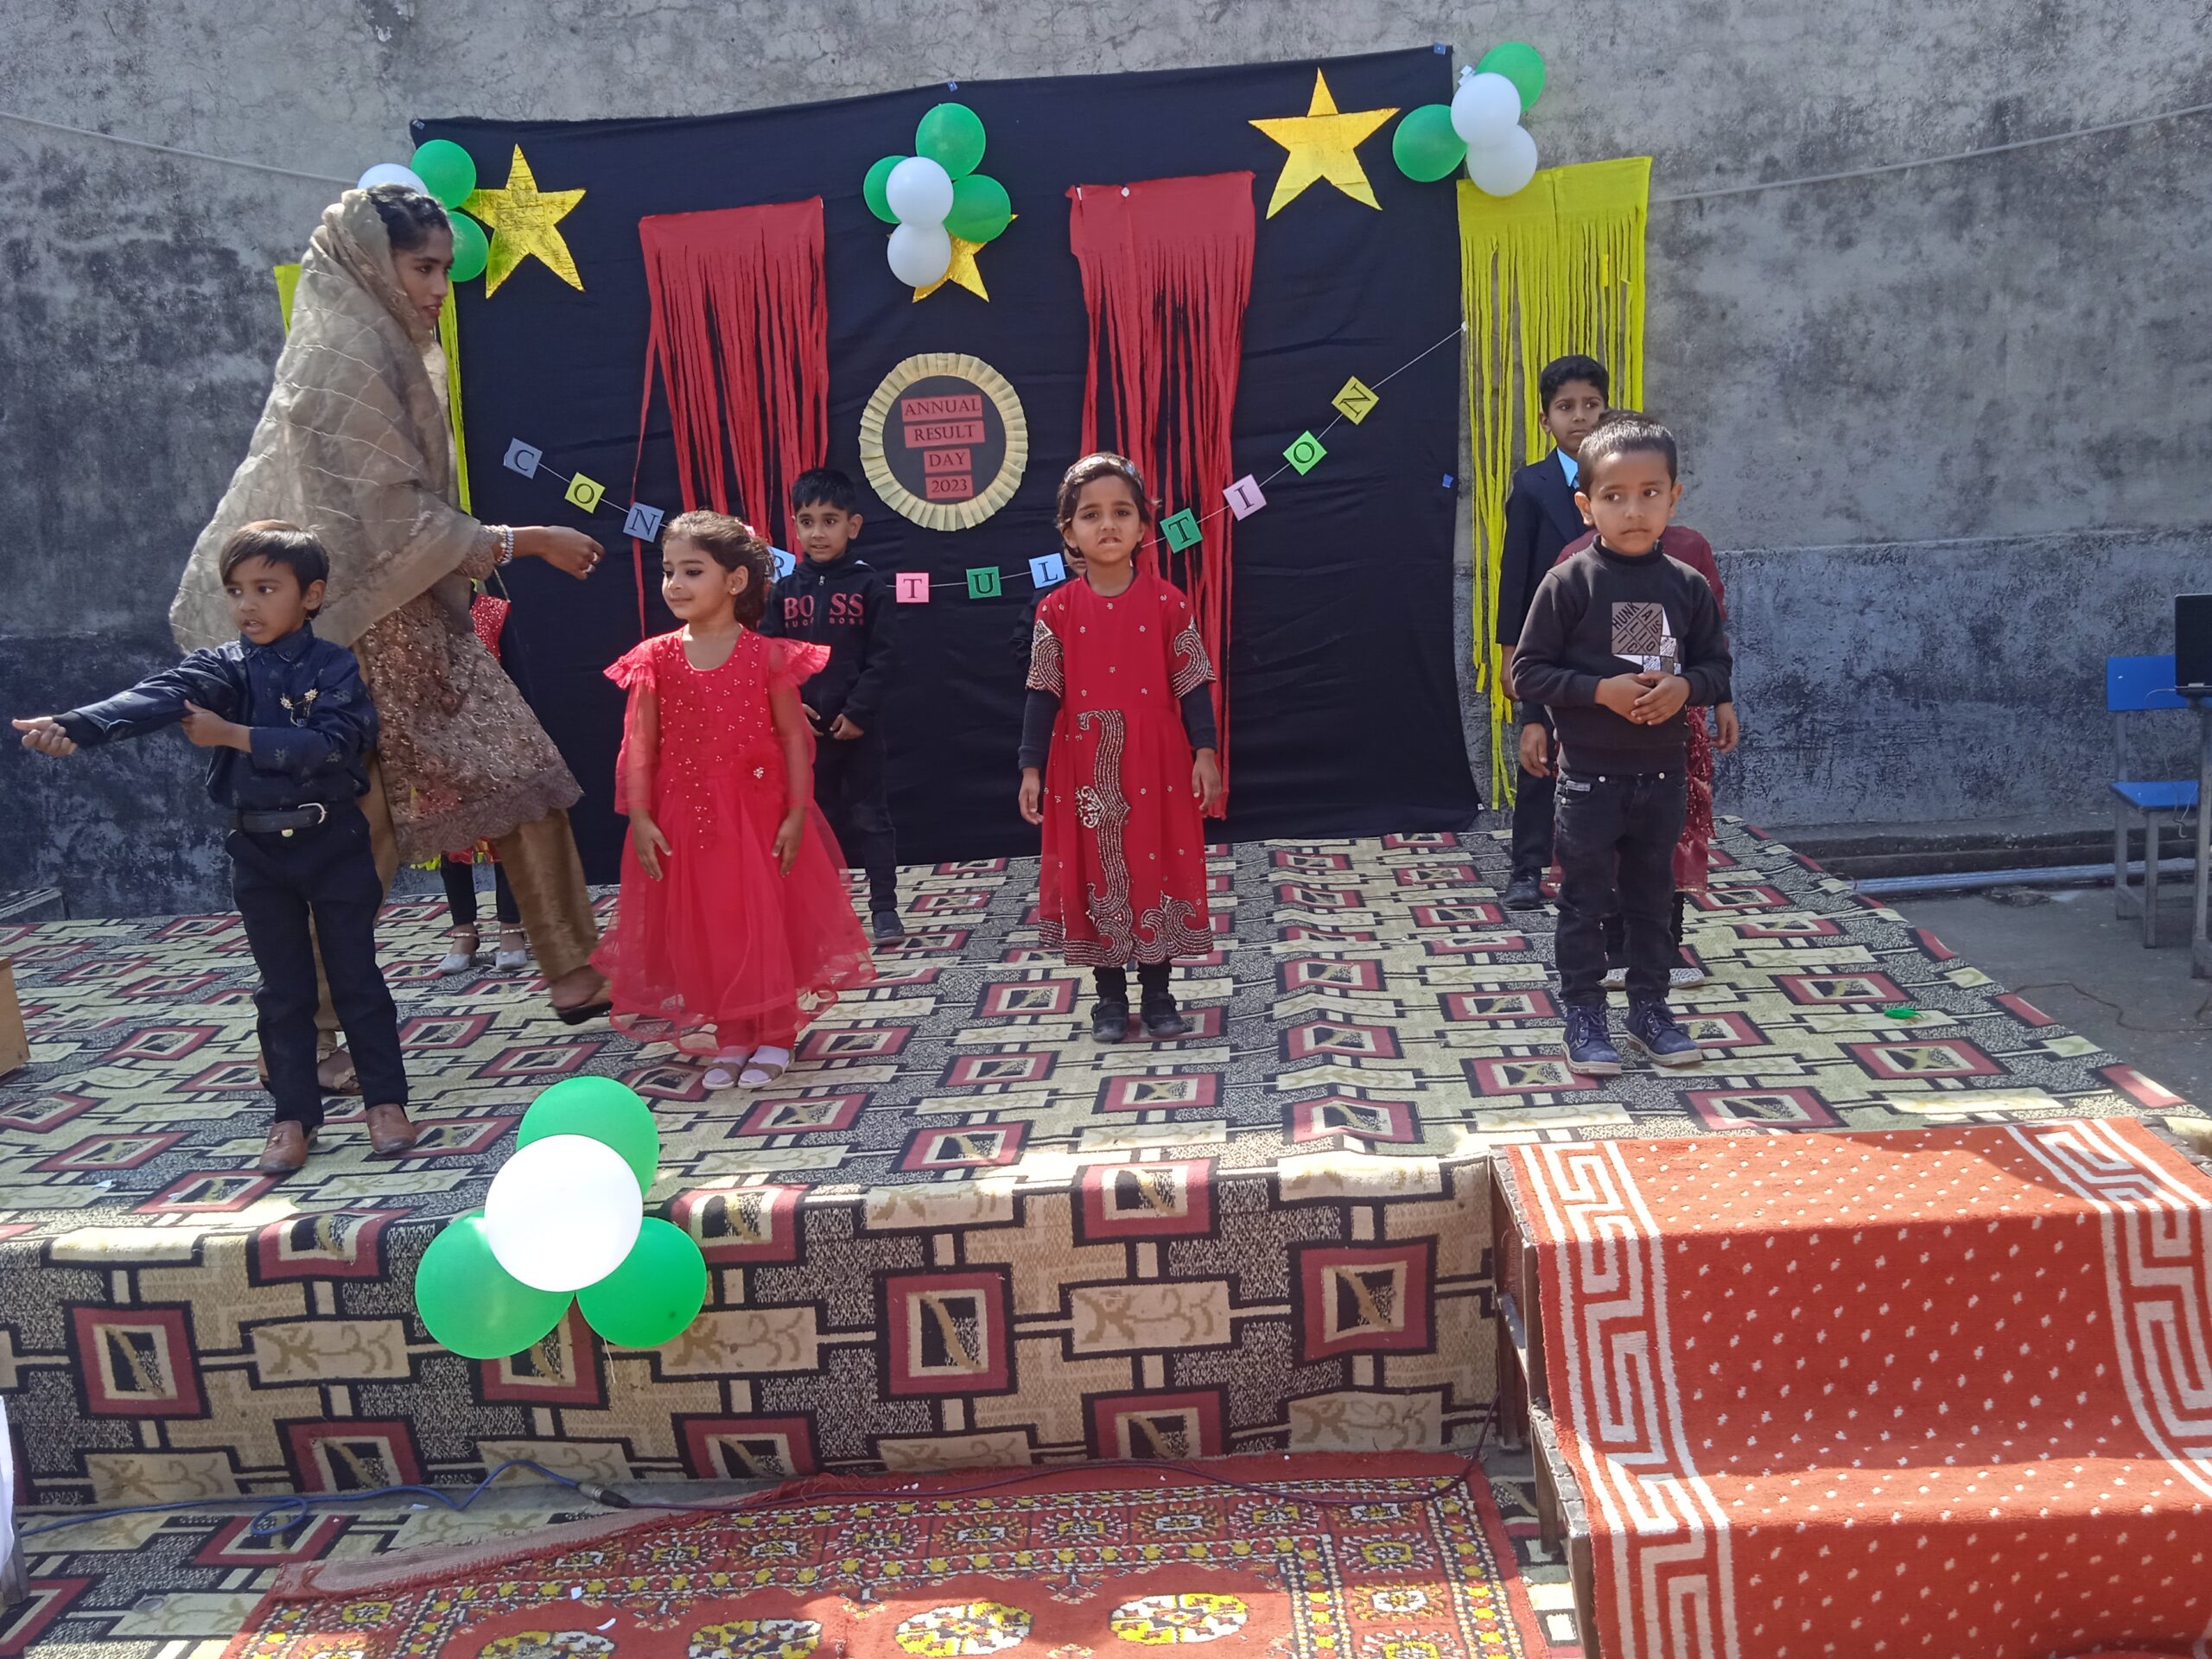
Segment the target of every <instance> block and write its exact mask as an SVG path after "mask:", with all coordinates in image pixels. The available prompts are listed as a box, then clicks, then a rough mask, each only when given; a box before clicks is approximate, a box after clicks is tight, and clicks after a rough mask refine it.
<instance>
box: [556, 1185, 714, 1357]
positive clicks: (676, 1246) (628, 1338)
mask: <svg viewBox="0 0 2212 1659" xmlns="http://www.w3.org/2000/svg"><path fill="white" fill-rule="evenodd" d="M706 1305H707V1258H706V1257H705V1256H703V1255H701V1254H700V1253H699V1246H698V1244H697V1243H696V1242H695V1241H694V1240H693V1239H692V1236H691V1235H690V1234H689V1233H687V1232H685V1231H684V1230H683V1229H682V1228H681V1227H677V1226H674V1225H672V1224H670V1223H668V1222H665V1221H663V1220H661V1219H660V1217H658V1216H647V1217H645V1225H644V1226H643V1227H641V1228H639V1230H638V1242H637V1243H635V1244H633V1245H632V1246H631V1247H630V1254H629V1255H626V1256H624V1257H623V1258H622V1265H621V1266H620V1267H619V1268H615V1269H614V1271H613V1272H612V1273H610V1274H607V1277H606V1278H604V1279H602V1280H601V1281H599V1282H598V1283H597V1284H595V1285H589V1286H587V1287H585V1288H583V1289H582V1290H580V1291H578V1292H577V1293H576V1306H579V1307H581V1308H582V1309H583V1311H584V1318H585V1319H586V1320H587V1321H588V1323H589V1324H590V1325H591V1328H592V1329H593V1330H594V1331H596V1332H599V1334H600V1335H601V1336H602V1337H604V1338H607V1341H609V1342H611V1343H613V1344H614V1345H615V1346H616V1347H618V1348H658V1347H659V1346H660V1345H661V1344H663V1343H664V1342H672V1341H674V1340H675V1339H676V1338H677V1337H680V1336H682V1335H683V1332H685V1331H687V1330H688V1329H690V1325H691V1321H692V1320H694V1319H697V1318H698V1317H699V1310H700V1309H701V1308H702V1307H704V1306H706Z"/></svg>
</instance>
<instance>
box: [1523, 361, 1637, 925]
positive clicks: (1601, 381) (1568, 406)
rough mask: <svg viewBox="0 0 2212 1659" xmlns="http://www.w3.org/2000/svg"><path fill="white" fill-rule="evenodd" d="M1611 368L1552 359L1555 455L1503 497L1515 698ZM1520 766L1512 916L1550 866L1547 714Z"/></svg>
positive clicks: (1539, 904) (1546, 375)
mask: <svg viewBox="0 0 2212 1659" xmlns="http://www.w3.org/2000/svg"><path fill="white" fill-rule="evenodd" d="M1611 384H1612V383H1611V380H1610V379H1609V378H1607V376H1606V374H1605V365H1604V364H1602V363H1600V362H1599V361H1598V359H1596V358H1594V357H1561V358H1555V359H1553V360H1552V361H1551V362H1549V363H1547V364H1545V365H1544V372H1542V373H1541V375H1539V376H1537V378H1536V391H1537V395H1538V397H1541V399H1542V402H1543V422H1544V430H1545V431H1547V432H1548V433H1550V434H1551V439H1552V442H1554V444H1556V445H1558V446H1559V447H1558V448H1557V449H1556V450H1555V451H1554V453H1552V454H1548V455H1546V456H1545V457H1544V458H1543V459H1542V460H1541V461H1530V462H1529V464H1528V465H1527V466H1526V467H1522V468H1521V470H1520V471H1519V472H1517V473H1516V474H1513V488H1512V489H1511V491H1510V492H1509V493H1508V494H1507V495H1506V498H1505V539H1504V543H1503V546H1502V547H1501V548H1500V549H1499V550H1498V569H1497V643H1498V644H1499V645H1503V646H1504V647H1505V651H1506V665H1505V690H1506V695H1507V696H1515V695H1516V689H1515V686H1514V683H1513V652H1514V648H1515V646H1516V645H1517V644H1518V643H1519V641H1520V639H1521V625H1522V621H1523V620H1525V619H1526V618H1527V616H1528V614H1529V601H1530V600H1531V599H1532V598H1534V597H1535V592H1536V589H1537V588H1538V587H1539V586H1540V585H1541V583H1542V582H1543V580H1544V578H1545V577H1546V576H1547V575H1550V574H1551V568H1552V565H1553V563H1554V562H1555V561H1556V560H1557V559H1558V557H1559V553H1560V549H1561V548H1563V547H1565V546H1566V545H1567V543H1569V542H1573V541H1578V540H1580V538H1581V536H1582V532H1583V529H1584V525H1583V523H1582V514H1581V512H1580V510H1579V509H1578V508H1577V507H1576V506H1575V505H1574V490H1575V480H1576V477H1577V474H1578V473H1579V471H1580V466H1581V461H1580V456H1581V454H1582V440H1583V439H1585V438H1586V437H1588V436H1589V435H1590V434H1591V432H1592V430H1593V429H1595V428H1596V427H1597V424H1598V423H1599V421H1600V420H1602V419H1603V418H1604V417H1605V400H1606V398H1607V397H1609V396H1611ZM1520 716H1521V722H1522V724H1521V767H1520V773H1519V776H1518V777H1517V778H1516V779H1515V781H1514V785H1513V879H1512V880H1510V882H1509V883H1507V885H1506V888H1505V907H1506V908H1507V909H1508V910H1541V909H1542V908H1543V907H1544V893H1543V880H1544V866H1545V865H1547V864H1548V863H1550V862H1551V861H1552V772H1553V768H1552V766H1551V728H1550V727H1549V726H1548V725H1546V724H1545V722H1544V711H1543V710H1542V709H1541V708H1538V707H1536V706H1535V705H1534V704H1533V703H1530V702H1526V701H1524V702H1522V704H1521V708H1520Z"/></svg>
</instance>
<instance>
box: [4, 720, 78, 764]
mask: <svg viewBox="0 0 2212 1659" xmlns="http://www.w3.org/2000/svg"><path fill="white" fill-rule="evenodd" d="M9 724H10V725H12V726H13V727H14V728H16V730H17V731H19V732H21V733H22V734H23V747H25V748H27V749H29V751H30V752H31V753H34V754H50V755H52V756H53V757H54V759H55V760H60V759H61V758H62V757H63V756H64V755H69V754H74V753H77V744H76V741H75V740H74V739H73V738H72V737H71V736H70V735H69V734H68V733H67V732H65V731H63V730H62V729H61V727H60V722H59V721H56V720H55V719H54V716H53V715H32V716H31V717H30V718H29V720H16V721H10V722H9Z"/></svg>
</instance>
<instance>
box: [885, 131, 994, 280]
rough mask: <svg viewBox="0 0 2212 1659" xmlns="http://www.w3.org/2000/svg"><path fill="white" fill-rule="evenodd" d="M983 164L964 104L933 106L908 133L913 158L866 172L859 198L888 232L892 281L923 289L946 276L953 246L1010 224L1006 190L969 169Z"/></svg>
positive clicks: (891, 160)
mask: <svg viewBox="0 0 2212 1659" xmlns="http://www.w3.org/2000/svg"><path fill="white" fill-rule="evenodd" d="M982 160H983V123H982V118H980V117H978V116H977V115H976V111H973V110H971V109H969V107H968V106H967V105H965V104H939V105H937V106H936V107H935V108H934V109H932V110H931V111H930V112H929V113H928V114H927V115H925V116H924V117H923V118H921V120H920V122H919V123H918V124H917V125H916V126H915V128H914V154H912V156H885V157H884V158H883V159H882V160H881V161H880V162H877V163H876V164H875V165H874V167H871V168H868V177H867V178H866V179H865V180H864V181H862V182H861V195H862V196H864V197H865V198H866V199H867V200H868V211H869V212H870V213H874V215H875V216H876V217H877V218H878V219H881V220H882V221H883V222H884V223H885V224H887V225H896V226H898V227H899V228H898V229H897V230H895V231H893V232H891V246H890V250H889V256H890V260H891V274H892V275H893V277H897V278H898V279H899V281H900V282H902V283H906V286H907V287H909V288H928V287H929V286H931V284H932V283H941V282H943V281H944V273H945V272H946V271H947V270H950V269H951V268H952V238H954V237H956V236H957V237H958V238H960V239H961V240H962V241H963V242H988V241H989V240H990V239H991V238H994V237H995V236H997V235H998V234H999V232H1001V231H1003V230H1005V229H1006V227H1007V226H1008V225H1009V224H1011V223H1012V222H1013V220H1014V203H1013V201H1012V200H1010V199H1009V198H1008V197H1007V193H1006V187H1005V186H1004V185H1002V184H1001V183H1000V182H999V181H997V180H996V179H994V178H991V177H989V176H988V175H985V174H982V173H978V172H977V171H976V168H977V167H979V166H981V165H982Z"/></svg>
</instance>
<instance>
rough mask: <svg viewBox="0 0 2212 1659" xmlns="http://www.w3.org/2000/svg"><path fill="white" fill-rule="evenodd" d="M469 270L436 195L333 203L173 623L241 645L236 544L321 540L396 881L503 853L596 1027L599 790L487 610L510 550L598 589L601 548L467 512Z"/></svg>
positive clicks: (179, 632) (563, 1000) (562, 1011)
mask: <svg viewBox="0 0 2212 1659" xmlns="http://www.w3.org/2000/svg"><path fill="white" fill-rule="evenodd" d="M452 263H453V232H452V230H451V228H450V226H449V225H448V221H447V219H446V217H445V213H444V210H443V209H442V208H441V207H439V206H438V205H437V203H436V202H435V201H433V200H431V199H430V198H429V197H428V196H425V195H423V194H420V193H419V192H416V191H413V190H410V189H407V188H404V187H401V186H394V185H381V186H378V188H375V189H373V190H369V191H360V190H348V191H347V192H346V194H345V195H344V196H343V197H341V198H340V200H338V201H337V202H336V203H334V205H333V206H331V207H328V208H327V209H325V210H324V213H323V216H322V224H321V226H320V227H319V228H318V229H317V230H316V232H315V238H314V240H313V241H312V242H311V243H310V244H309V245H308V251H307V254H306V257H304V258H303V259H302V261H301V264H300V280H299V286H298V288H297V289H296V291H295V295H294V297H293V302H292V318H291V325H290V329H289V334H287V336H286V339H285V342H284V351H283V355H282V356H281V357H279V358H278V359H277V374H276V382H275V385H273V386H272V387H271V389H270V394H269V402H268V404H267V405H266V406H265V407H264V409H263V410H262V414H261V420H260V423H259V424H258V425H257V427H256V428H255V429H254V434H253V441H252V443H251V446H250V448H248V450H247V452H246V458H245V461H244V462H242V463H241V464H240V466H239V467H238V472H237V474H235V475H234V476H233V477H232V480H231V485H230V488H229V489H228V491H226V493H225V494H224V497H223V501H222V505H220V506H219V507H218V508H217V509H216V512H215V517H214V518H213V520H212V521H211V522H210V523H209V524H208V526H207V530H206V531H203V532H202V533H201V535H200V540H199V543H197V545H195V546H194V549H193V553H192V560H191V563H190V564H189V565H188V566H187V568H186V569H185V573H184V580H183V582H181V585H180V586H179V587H178V589H177V595H176V600H175V603H174V604H173V605H172V606H171V607H170V609H169V623H170V626H171V629H172V631H173V632H175V635H176V640H177V644H178V645H179V646H180V647H181V648H182V649H183V650H186V651H192V650H196V649H198V648H199V647H200V646H203V645H215V644H219V643H220V642H222V641H223V640H225V639H228V638H229V637H230V636H231V633H232V628H231V626H230V611H229V606H228V604H227V603H226V600H225V598H224V594H223V588H222V582H221V581H220V579H219V575H218V574H217V570H216V565H215V558H216V554H217V552H218V550H219V549H220V548H221V546H222V544H223V542H224V539H225V538H226V537H228V536H229V535H230V533H231V531H233V530H234V529H236V528H237V527H238V525H239V524H245V523H247V522H249V521H250V520H252V519H257V518H283V519H288V520H289V521H290V522H292V523H294V524H302V525H304V526H305V527H307V528H308V529H309V530H311V531H314V532H315V535H316V536H317V537H320V538H321V541H322V544H323V546H324V547H325V548H327V550H329V554H330V567H331V569H330V585H329V590H328V593H329V596H328V598H327V600H326V601H324V604H323V607H322V610H321V613H320V614H319V615H318V616H317V617H316V618H315V631H316V632H317V633H319V634H320V635H321V636H322V637H323V638H324V639H331V640H334V641H336V642H337V643H338V644H340V645H350V646H351V647H352V648H353V652H354V654H355V655H356V656H357V657H359V658H360V663H361V673H362V677H363V678H364V679H365V680H366V682H367V683H368V687H369V691H370V694H371V695H372V696H374V697H375V699H376V704H377V711H378V715H380V716H381V719H382V722H383V738H382V741H381V742H380V744H379V747H378V758H377V762H376V763H375V764H373V765H372V769H371V772H370V788H369V794H368V796H367V798H365V799H364V800H363V801H362V803H361V805H362V809H363V810H364V811H365V812H366V813H367V814H368V817H369V823H370V826H371V829H372V831H373V832H374V833H375V835H376V847H377V862H378V868H379V870H380V871H381V873H382V874H383V875H384V878H385V885H386V886H387V887H389V886H390V885H391V878H392V876H393V874H395V873H396V872H397V869H398V867H399V864H400V863H401V861H407V862H410V863H415V862H421V861H427V860H429V859H434V858H436V857H437V856H439V855H441V854H442V853H443V852H444V851H446V850H447V849H449V848H454V847H468V846H474V844H475V843H476V842H479V841H488V842H491V843H492V844H493V847H494V848H495V849H497V850H498V853H499V860H500V861H501V863H502V864H503V865H504V866H505V868H506V873H507V879H508V881H509V884H510V885H511V886H512V888H513V890H514V895H515V902H516V905H517V906H518V908H519V909H520V911H521V912H522V920H523V926H524V929H525V931H527V932H528V933H529V935H530V943H531V949H532V950H534V951H535V952H536V954H537V961H538V965H539V967H540V969H542V970H543V973H544V975H545V977H546V981H547V984H548V989H549V992H550V997H551V1000H552V1004H553V1007H554V1011H555V1012H556V1014H559V1015H560V1017H561V1018H562V1019H563V1020H566V1021H568V1022H569V1023H570V1024H581V1023H582V1022H583V1021H584V1020H588V1019H591V1018H592V1017H594V1015H596V1014H601V1013H603V1012H605V1010H606V1006H607V1000H606V982H604V981H603V980H602V979H601V977H600V976H599V975H598V974H597V973H596V972H595V971H594V969H593V968H592V967H591V952H592V948H593V946H594V944H597V942H598V938H599V930H598V926H597V925H596V923H595V922H594V918H593V915H592V907H591V897H590V894H589V893H588V892H587V891H586V889H585V887H584V878H583V866H582V861H580V860H579V858H578V857H577V855H576V844H575V836H573V834H572V833H571V832H570V830H569V816H568V809H569V807H570V806H572V805H574V804H575V802H576V801H577V799H578V798H580V797H581V796H582V790H580V789H579V788H578V787H577V785H576V781H575V779H574V778H573V777H572V776H570V774H569V768H568V766H567V765H566V764H565V763H564V762H563V760H562V759H561V756H560V753H559V752H558V751H557V750H556V749H555V747H553V742H552V740H551V739H550V738H549V737H547V736H546V734H545V731H544V728H543V727H541V726H540V725H539V724H538V723H537V718H536V716H535V715H532V714H531V711H530V709H529V707H528V705H527V704H525V703H524V702H523V700H522V696H521V694H520V693H519V692H518V691H517V690H515V685H514V682H513V681H512V680H510V679H509V678H508V677H507V676H506V674H505V672H504V671H502V670H501V669H500V667H499V664H497V663H496V662H494V661H493V658H492V655H491V653H490V652H487V651H486V650H485V649H484V646H483V645H482V643H481V642H480V640H479V639H477V637H476V633H475V631H474V628H472V627H471V626H470V624H469V614H468V607H469V597H470V591H471V583H472V582H473V581H476V580H480V579H482V578H483V577H485V576H487V575H490V574H491V573H492V571H493V569H496V568H497V567H498V566H499V565H501V564H504V563H507V562H508V561H509V560H510V559H520V558H540V559H543V560H544V561H546V563H549V564H551V565H553V566H554V567H556V569H561V570H563V571H565V572H567V573H568V574H569V575H572V576H575V577H576V578H578V579H579V580H582V579H583V578H585V577H588V576H589V575H591V574H592V572H593V571H594V569H596V568H597V566H598V563H599V560H600V556H601V548H600V545H599V543H597V542H595V541H594V540H592V539H591V537H588V536H586V535H584V534H583V533H582V532H581V531H575V530H567V529H562V528H557V527H551V526H531V527H512V528H511V527H508V526H504V525H492V524H479V523H478V522H477V521H476V520H475V519H474V518H470V517H469V516H468V515H467V513H465V512H461V509H460V508H459V507H457V506H455V505H454V496H455V493H456V488H455V478H456V472H457V468H456V467H455V463H454V441H453V428H452V425H451V423H450V421H449V419H448V414H447V408H448V404H447V397H448V390H447V368H446V362H445V357H444V353H442V351H441V350H440V348H439V345H438V339H437V318H438V311H439V308H440V306H441V305H442V303H443V302H444V299H445V294H446V288H447V269H448V266H450V265H451V264H452ZM326 1008H327V998H326ZM325 1029H326V1030H327V1031H334V1029H335V1021H334V1020H325ZM351 1072H352V1065H351V1063H350V1061H348V1060H347V1058H346V1055H345V1053H344V1052H343V1051H342V1050H338V1051H335V1052H333V1053H331V1054H330V1055H329V1056H328V1057H327V1059H326V1062H325V1065H324V1068H323V1083H324V1085H325V1086H326V1087H327V1088H329V1089H331V1090H333V1091H334V1092H346V1091H347V1090H348V1086H349V1084H351V1083H352V1077H351Z"/></svg>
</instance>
